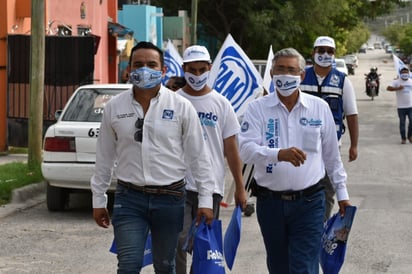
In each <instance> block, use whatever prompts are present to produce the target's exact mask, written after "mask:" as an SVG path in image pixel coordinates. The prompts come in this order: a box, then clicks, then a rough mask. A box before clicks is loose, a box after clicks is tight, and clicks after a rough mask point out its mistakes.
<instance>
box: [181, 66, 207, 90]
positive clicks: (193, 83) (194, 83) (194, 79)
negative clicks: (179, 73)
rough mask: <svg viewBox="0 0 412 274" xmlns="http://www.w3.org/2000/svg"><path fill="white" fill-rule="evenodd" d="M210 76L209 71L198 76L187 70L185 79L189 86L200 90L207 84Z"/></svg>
mask: <svg viewBox="0 0 412 274" xmlns="http://www.w3.org/2000/svg"><path fill="white" fill-rule="evenodd" d="M208 77H209V71H206V72H204V73H203V74H201V75H199V76H197V75H194V74H192V73H190V72H185V79H186V82H187V83H188V84H189V86H190V87H191V88H192V89H194V90H196V91H199V90H201V89H202V88H204V86H205V85H206V81H207V78H208Z"/></svg>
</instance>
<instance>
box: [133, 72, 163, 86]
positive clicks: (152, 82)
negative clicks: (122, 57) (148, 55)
mask: <svg viewBox="0 0 412 274" xmlns="http://www.w3.org/2000/svg"><path fill="white" fill-rule="evenodd" d="M129 82H130V83H131V84H133V86H136V87H138V88H142V89H149V88H154V87H155V86H157V85H159V84H160V83H161V82H162V72H161V71H160V70H154V69H151V68H148V67H141V68H138V69H135V70H134V71H132V72H130V75H129Z"/></svg>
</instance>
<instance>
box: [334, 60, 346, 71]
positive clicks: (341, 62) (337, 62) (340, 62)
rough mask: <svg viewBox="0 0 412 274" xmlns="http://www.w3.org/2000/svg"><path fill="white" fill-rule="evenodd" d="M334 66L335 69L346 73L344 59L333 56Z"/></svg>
mask: <svg viewBox="0 0 412 274" xmlns="http://www.w3.org/2000/svg"><path fill="white" fill-rule="evenodd" d="M335 67H336V69H337V70H339V71H341V72H343V73H345V75H348V68H347V67H346V63H345V60H344V59H341V58H335Z"/></svg>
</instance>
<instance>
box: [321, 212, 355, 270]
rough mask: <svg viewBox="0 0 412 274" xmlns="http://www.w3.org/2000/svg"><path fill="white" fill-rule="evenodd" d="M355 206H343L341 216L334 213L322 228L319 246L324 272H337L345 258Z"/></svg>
mask: <svg viewBox="0 0 412 274" xmlns="http://www.w3.org/2000/svg"><path fill="white" fill-rule="evenodd" d="M355 212H356V207H355V206H348V207H346V208H345V216H344V217H343V218H342V217H341V216H340V214H339V212H338V213H335V214H334V215H333V216H332V217H331V218H330V219H329V220H328V221H327V222H326V225H325V227H324V230H323V234H322V238H321V248H320V256H319V259H320V265H321V267H322V271H323V273H324V274H338V273H339V271H340V269H341V267H342V265H343V262H344V260H345V253H346V245H347V241H348V236H349V232H350V230H351V227H352V223H353V219H354V217H355Z"/></svg>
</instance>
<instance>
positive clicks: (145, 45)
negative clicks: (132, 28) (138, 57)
mask: <svg viewBox="0 0 412 274" xmlns="http://www.w3.org/2000/svg"><path fill="white" fill-rule="evenodd" d="M138 49H153V50H156V51H157V52H158V53H159V56H160V64H161V65H162V67H163V66H164V64H165V61H164V57H163V51H162V50H161V49H159V48H158V47H157V46H155V45H154V44H153V43H151V42H145V41H142V42H139V43H137V45H136V46H134V47H133V48H132V51H131V52H130V57H129V66H131V64H132V56H133V52H135V51H136V50H138Z"/></svg>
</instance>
